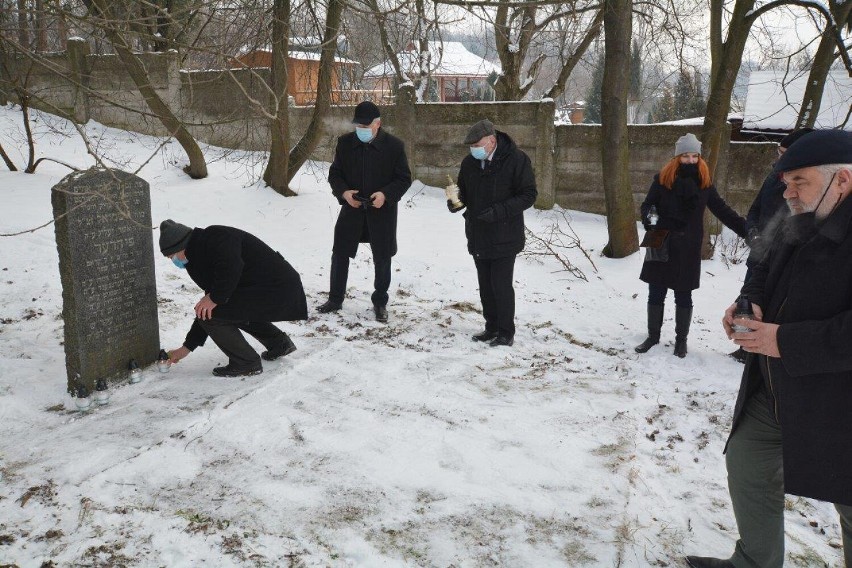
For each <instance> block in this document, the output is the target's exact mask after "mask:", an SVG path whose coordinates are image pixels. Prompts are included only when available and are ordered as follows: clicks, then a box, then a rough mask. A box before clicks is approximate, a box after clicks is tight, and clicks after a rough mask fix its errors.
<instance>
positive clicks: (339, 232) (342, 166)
mask: <svg viewBox="0 0 852 568" xmlns="http://www.w3.org/2000/svg"><path fill="white" fill-rule="evenodd" d="M328 183H329V184H331V191H332V193H333V194H334V196H335V197H336V198H337V201H338V202H340V205H341V206H342V207H341V208H340V214H339V215H338V217H337V224H336V225H335V226H334V249H333V250H334V252H335V253H336V254H342V255H346V256H348V257H350V258H354V257H355V253H356V252H357V251H358V243H359V242H361V243H370V246H371V247H372V249H373V255H374V256H376V257H379V258H390V257H392V256H394V255H395V254H396V251H397V246H396V218H397V208H398V207H397V204H398V203H399V200H400V199H402V196H403V195H405V192H406V191H408V188H409V187H410V186H411V170H409V169H408V158H406V156H405V144H403V142H402V140H400V139H399V138H397V137H396V136H393V135H391V134H388V133H387V132H385V131H384V129H383V128H379V131H378V132H377V133H376V136H375V138H373V140H371V141H370V142H368V143H366V144H365V143H363V142H361V141H360V140H359V139H358V137H357V136H356V135H355V133H354V132H349V133H348V134H344V135H343V136H341V137H339V138H338V139H337V148H336V149H335V151H334V161H333V162H332V163H331V167H330V168H329V170H328ZM350 189H356V190H358V196H359V197H362V198H366V199H369V198H370V196H371V195H372V194H374V193H376V192H377V191H381V192H382V193H384V194H385V204H384V205H383V206H382V207H381V208H379V209H376V208H375V207H368V208H367V209H364V208H363V207H359V208H357V209H356V208H354V207H352V206H351V205H349V204H348V203H346V200H345V199H343V192H345V191H349V190H350Z"/></svg>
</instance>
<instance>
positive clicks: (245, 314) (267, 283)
mask: <svg viewBox="0 0 852 568" xmlns="http://www.w3.org/2000/svg"><path fill="white" fill-rule="evenodd" d="M186 258H187V260H188V261H189V262H188V264H187V265H186V271H187V273H188V274H189V277H190V278H192V280H193V282H195V283H196V284H198V286H199V287H200V288H201V289H202V290H204V292H205V293H206V294H209V295H210V299H211V300H213V301H214V302H216V304H217V305H216V307H215V308H213V317H214V318H221V319H226V320H235V321H259V322H273V321H293V320H302V319H307V317H308V305H307V301H306V299H305V290H304V289H303V288H302V279H301V278H300V277H299V273H298V272H296V270H295V269H294V268H293V267H292V266H290V264H289V263H288V262H287V261H286V260H284V257H282V256H281V254H280V253H278V252H276V251H274V250H272V248H270V247H269V245H267V244H266V243H264V242H263V241H261V240H260V239H258V238H257V237H255V236H254V235H251V234H249V233H247V232H245V231H242V230H240V229H235V228H233V227H224V226H221V225H211V226H210V227H207V228H206V229H199V228H196V229H193V230H192V234H191V235H190V237H189V243H188V244H187V245H186ZM206 337H207V334H206V333H205V332H204V330H203V329H202V328H201V326H200V325H199V324H198V322H197V321H196V322H195V323H194V324H193V326H192V329H191V330H190V332H189V334H188V335H187V340H186V342H185V343H184V345H186V346H187V347H188V348H190V349H194V348H195V347H198V346H199V345H202V344H203V343H204V340H205V339H206Z"/></svg>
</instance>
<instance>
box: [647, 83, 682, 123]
mask: <svg viewBox="0 0 852 568" xmlns="http://www.w3.org/2000/svg"><path fill="white" fill-rule="evenodd" d="M676 119H677V117H676V111H675V98H674V95H673V94H672V89H671V87H669V86H668V84H666V85H663V94H662V95H661V96H660V98H659V99H657V102H655V103H654V108H653V109H652V110H651V113H650V116H649V117H648V122H651V123H654V122H666V121H669V120H676Z"/></svg>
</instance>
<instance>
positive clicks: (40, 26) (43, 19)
mask: <svg viewBox="0 0 852 568" xmlns="http://www.w3.org/2000/svg"><path fill="white" fill-rule="evenodd" d="M35 11H36V13H35V33H36V51H39V52H42V53H44V52H45V51H47V14H45V13H44V0H36V3H35Z"/></svg>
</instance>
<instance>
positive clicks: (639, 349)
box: [633, 337, 660, 353]
mask: <svg viewBox="0 0 852 568" xmlns="http://www.w3.org/2000/svg"><path fill="white" fill-rule="evenodd" d="M659 342H660V338H659V337H657V338H656V339H655V338H653V337H649V338H648V339H646V340H645V341H643V342H642V343H640V344H639V345H637V346H636V347H634V348H633V350H634V351H636V353H647V352H648V350H649V349H650V348H651V347H653V346H654V345H656V344H657V343H659Z"/></svg>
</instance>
